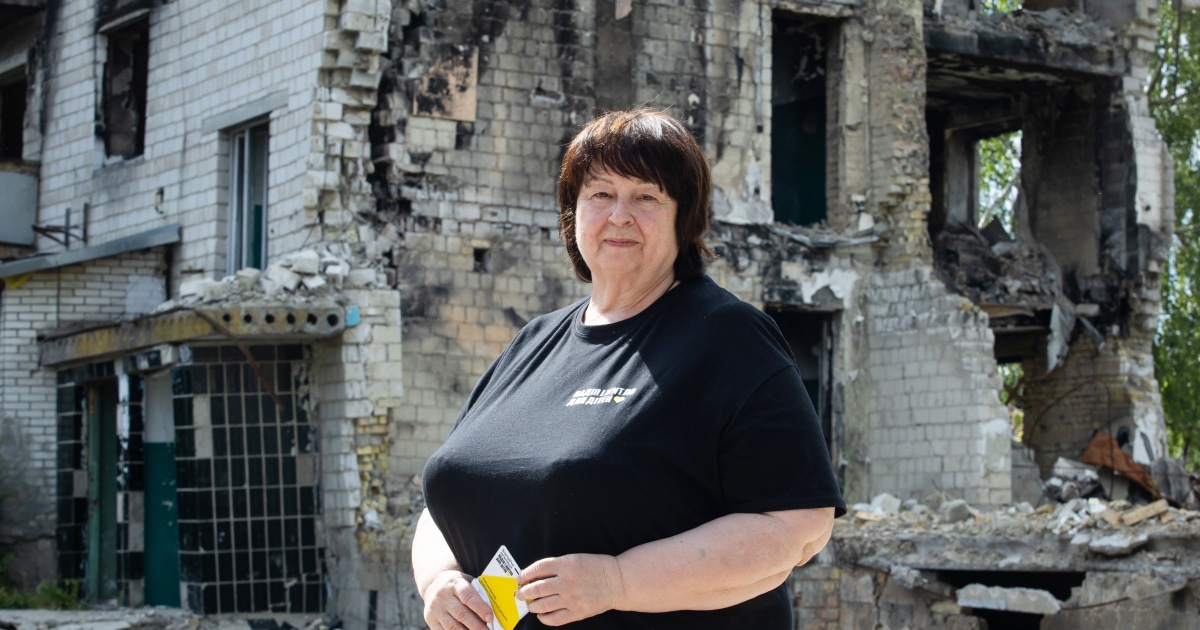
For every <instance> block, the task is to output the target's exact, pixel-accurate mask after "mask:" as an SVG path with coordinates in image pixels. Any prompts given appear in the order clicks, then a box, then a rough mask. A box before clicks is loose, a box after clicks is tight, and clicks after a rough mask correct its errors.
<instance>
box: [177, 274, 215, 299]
mask: <svg viewBox="0 0 1200 630" xmlns="http://www.w3.org/2000/svg"><path fill="white" fill-rule="evenodd" d="M216 283H217V281H216V280H213V279H212V278H207V277H203V278H188V279H187V280H184V281H183V282H181V283H180V284H179V297H180V298H188V297H193V296H203V295H204V290H205V289H207V288H208V287H210V286H212V285H214V284H216Z"/></svg>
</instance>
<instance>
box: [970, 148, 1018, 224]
mask: <svg viewBox="0 0 1200 630" xmlns="http://www.w3.org/2000/svg"><path fill="white" fill-rule="evenodd" d="M976 152H977V155H978V156H979V158H978V162H979V227H983V226H985V225H987V224H988V222H990V221H991V220H992V219H993V218H999V219H1000V223H1001V224H1003V225H1004V229H1005V230H1008V233H1009V234H1012V233H1013V215H1014V214H1015V212H1014V210H1013V206H1014V204H1015V203H1016V201H1017V189H1018V185H1019V184H1020V182H1019V181H1018V180H1019V179H1020V177H1021V132H1020V131H1014V132H1012V133H1006V134H1002V135H999V136H995V137H992V138H985V139H983V140H980V141H979V143H978V145H977V148H976Z"/></svg>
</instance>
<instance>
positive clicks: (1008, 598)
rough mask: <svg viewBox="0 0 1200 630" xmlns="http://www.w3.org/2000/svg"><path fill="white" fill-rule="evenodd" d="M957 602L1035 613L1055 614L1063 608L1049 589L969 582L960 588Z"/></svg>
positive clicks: (978, 606)
mask: <svg viewBox="0 0 1200 630" xmlns="http://www.w3.org/2000/svg"><path fill="white" fill-rule="evenodd" d="M957 603H958V605H959V606H966V607H970V608H987V609H989V610H1007V611H1010V612H1023V613H1031V614H1035V615H1053V614H1056V613H1057V612H1058V611H1059V610H1062V602H1060V601H1058V599H1056V598H1055V597H1054V596H1053V595H1051V594H1050V592H1049V591H1044V590H1042V589H1038V588H1022V587H1002V586H984V585H983V584H968V585H966V586H964V587H962V588H960V589H958V597H957Z"/></svg>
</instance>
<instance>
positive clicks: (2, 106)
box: [0, 67, 28, 160]
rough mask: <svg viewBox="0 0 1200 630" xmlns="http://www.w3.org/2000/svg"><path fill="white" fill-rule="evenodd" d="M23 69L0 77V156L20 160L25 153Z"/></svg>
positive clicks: (25, 87)
mask: <svg viewBox="0 0 1200 630" xmlns="http://www.w3.org/2000/svg"><path fill="white" fill-rule="evenodd" d="M27 91H28V83H26V80H25V69H24V68H23V67H22V68H21V69H20V70H18V71H16V72H13V73H11V74H8V75H6V76H4V77H0V158H2V159H8V160H20V159H21V158H22V156H23V155H24V153H25V107H26V104H25V103H26V92H27Z"/></svg>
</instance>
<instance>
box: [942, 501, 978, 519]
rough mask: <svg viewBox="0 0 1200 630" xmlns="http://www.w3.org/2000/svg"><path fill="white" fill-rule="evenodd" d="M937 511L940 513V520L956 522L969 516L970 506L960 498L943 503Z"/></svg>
mask: <svg viewBox="0 0 1200 630" xmlns="http://www.w3.org/2000/svg"><path fill="white" fill-rule="evenodd" d="M938 512H939V513H941V515H942V520H943V521H945V522H947V523H958V522H961V521H965V520H967V519H968V518H971V506H969V505H967V502H966V501H964V500H962V499H955V500H953V501H947V502H946V503H943V504H942V506H941V507H940V508H938Z"/></svg>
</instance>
